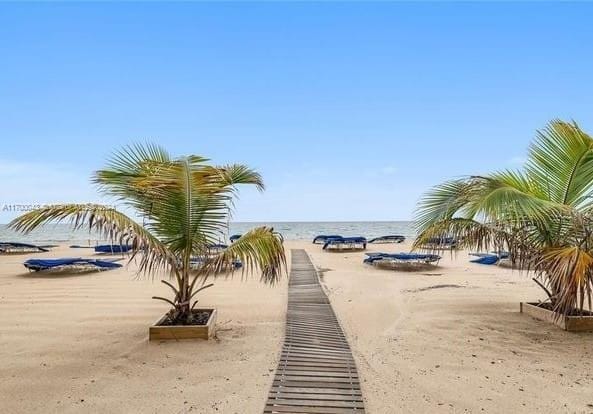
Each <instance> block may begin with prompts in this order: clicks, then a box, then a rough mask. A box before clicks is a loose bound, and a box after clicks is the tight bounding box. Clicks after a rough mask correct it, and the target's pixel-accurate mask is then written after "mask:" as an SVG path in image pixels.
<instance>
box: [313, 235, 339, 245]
mask: <svg viewBox="0 0 593 414" xmlns="http://www.w3.org/2000/svg"><path fill="white" fill-rule="evenodd" d="M339 238H342V236H339V235H330V236H327V235H325V234H320V235H319V236H315V238H314V239H313V244H325V242H326V241H327V240H328V239H339Z"/></svg>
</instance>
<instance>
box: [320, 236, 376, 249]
mask: <svg viewBox="0 0 593 414" xmlns="http://www.w3.org/2000/svg"><path fill="white" fill-rule="evenodd" d="M366 248H367V239H366V238H364V237H332V238H328V239H326V240H325V244H324V245H323V250H328V251H329V250H333V251H344V250H365V249H366Z"/></svg>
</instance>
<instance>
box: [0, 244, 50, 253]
mask: <svg viewBox="0 0 593 414" xmlns="http://www.w3.org/2000/svg"><path fill="white" fill-rule="evenodd" d="M48 251H49V250H48V249H46V248H45V247H44V246H36V245H34V244H27V243H16V242H0V254H20V253H40V252H48Z"/></svg>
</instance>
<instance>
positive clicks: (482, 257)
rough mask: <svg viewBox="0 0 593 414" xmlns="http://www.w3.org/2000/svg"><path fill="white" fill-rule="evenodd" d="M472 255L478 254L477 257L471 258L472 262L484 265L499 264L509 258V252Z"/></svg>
mask: <svg viewBox="0 0 593 414" xmlns="http://www.w3.org/2000/svg"><path fill="white" fill-rule="evenodd" d="M469 255H470V256H476V259H472V260H470V262H472V263H478V264H483V265H494V264H499V263H500V262H501V260H502V259H508V258H509V253H508V252H503V251H501V252H492V253H470V254H469Z"/></svg>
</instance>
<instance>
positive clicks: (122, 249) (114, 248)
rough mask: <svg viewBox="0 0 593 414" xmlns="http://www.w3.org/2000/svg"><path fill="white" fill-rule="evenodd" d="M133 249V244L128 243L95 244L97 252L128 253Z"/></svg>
mask: <svg viewBox="0 0 593 414" xmlns="http://www.w3.org/2000/svg"><path fill="white" fill-rule="evenodd" d="M130 250H132V246H130V245H127V244H100V245H98V246H95V253H111V254H115V253H127V252H129V251H130Z"/></svg>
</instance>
